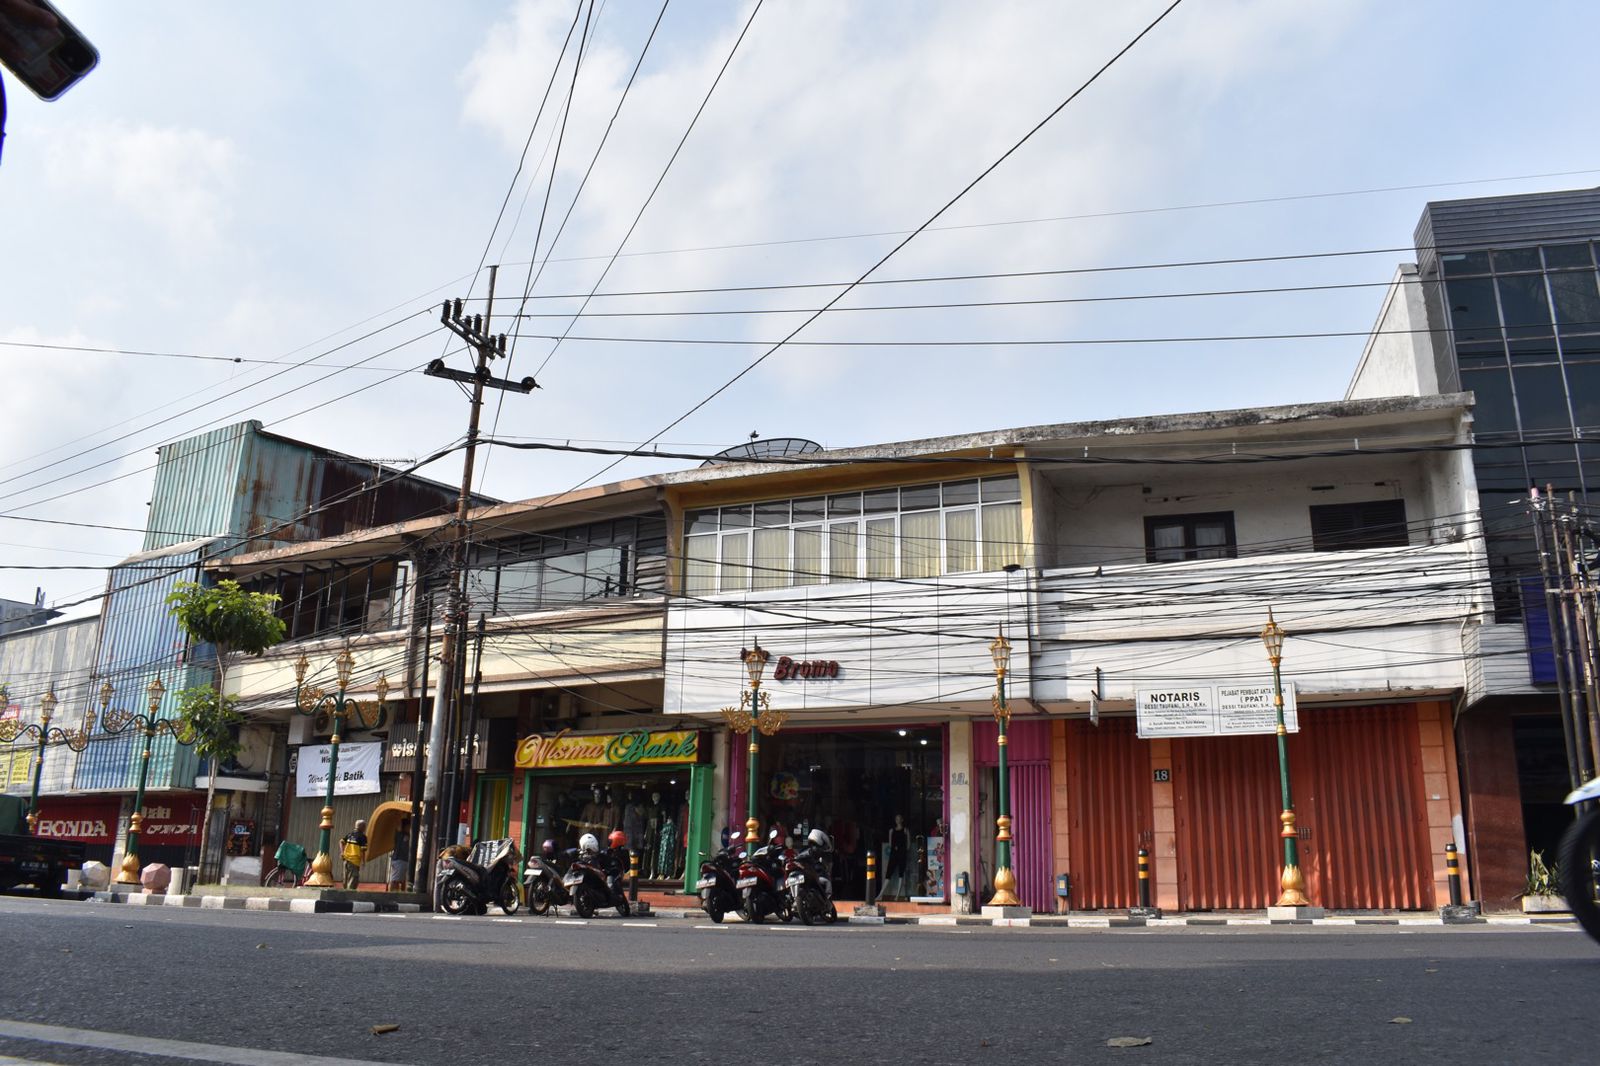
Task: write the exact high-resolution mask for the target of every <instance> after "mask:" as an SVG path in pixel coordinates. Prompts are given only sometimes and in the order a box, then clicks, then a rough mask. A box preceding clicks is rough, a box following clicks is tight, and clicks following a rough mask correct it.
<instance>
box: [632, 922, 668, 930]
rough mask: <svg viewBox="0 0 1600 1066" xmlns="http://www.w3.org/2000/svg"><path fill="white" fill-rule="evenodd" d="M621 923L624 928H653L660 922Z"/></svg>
mask: <svg viewBox="0 0 1600 1066" xmlns="http://www.w3.org/2000/svg"><path fill="white" fill-rule="evenodd" d="M622 924H623V926H624V927H625V928H628V929H654V928H655V927H656V926H658V925H660V924H661V923H660V922H623V923H622Z"/></svg>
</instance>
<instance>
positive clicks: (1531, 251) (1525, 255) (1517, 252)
mask: <svg viewBox="0 0 1600 1066" xmlns="http://www.w3.org/2000/svg"><path fill="white" fill-rule="evenodd" d="M1541 265H1542V264H1540V262H1539V249H1537V248H1502V249H1500V250H1498V251H1496V252H1495V253H1494V269H1495V273H1497V274H1514V273H1517V272H1518V271H1522V270H1538V269H1539V268H1540V266H1541Z"/></svg>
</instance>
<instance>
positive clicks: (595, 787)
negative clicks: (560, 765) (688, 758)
mask: <svg viewBox="0 0 1600 1066" xmlns="http://www.w3.org/2000/svg"><path fill="white" fill-rule="evenodd" d="M690 777H691V771H690V768H689V767H682V768H679V769H674V770H658V771H655V772H650V773H636V774H615V773H608V774H599V775H596V774H559V775H556V774H543V773H530V774H529V775H528V778H527V786H526V788H525V790H524V805H525V810H524V814H523V839H524V840H525V841H527V846H528V850H530V851H533V850H537V849H538V848H539V847H540V846H541V844H542V843H543V842H544V841H546V840H554V841H555V842H556V847H557V848H558V849H566V848H575V847H577V846H578V839H579V838H580V837H582V836H583V834H585V833H593V834H594V835H595V836H596V837H598V838H599V839H600V841H601V844H602V846H604V843H605V839H606V837H607V836H608V835H609V834H610V833H611V832H612V831H613V830H617V829H620V830H622V831H623V832H624V833H626V834H627V835H628V846H629V847H630V848H632V849H634V850H635V851H637V852H638V853H639V877H640V880H641V881H642V882H657V883H665V882H668V881H679V882H681V881H682V880H683V876H684V865H685V847H686V845H687V844H688V842H689V840H690V834H689V833H688V832H687V828H688V826H689V822H690V812H691V802H690Z"/></svg>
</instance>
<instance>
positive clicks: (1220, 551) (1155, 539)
mask: <svg viewBox="0 0 1600 1066" xmlns="http://www.w3.org/2000/svg"><path fill="white" fill-rule="evenodd" d="M1144 544H1145V558H1146V559H1148V560H1149V561H1150V562H1152V563H1171V562H1178V561H1180V560H1184V559H1228V558H1232V557H1233V556H1234V555H1236V554H1238V553H1237V551H1236V548H1235V543H1234V539H1233V512H1232V511H1212V512H1209V513H1207V514H1175V515H1159V516H1155V515H1152V516H1150V517H1148V518H1146V519H1145V520H1144Z"/></svg>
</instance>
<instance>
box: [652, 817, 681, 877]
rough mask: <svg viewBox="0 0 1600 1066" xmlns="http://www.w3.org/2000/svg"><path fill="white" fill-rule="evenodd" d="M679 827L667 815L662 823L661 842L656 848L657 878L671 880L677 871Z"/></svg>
mask: <svg viewBox="0 0 1600 1066" xmlns="http://www.w3.org/2000/svg"><path fill="white" fill-rule="evenodd" d="M677 854H678V827H677V825H675V824H674V823H673V821H672V816H671V815H667V816H666V818H665V819H663V821H662V822H661V842H660V843H659V844H658V845H657V846H656V876H657V877H658V878H663V879H665V878H670V877H672V876H673V875H674V873H675V872H676V869H677Z"/></svg>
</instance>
